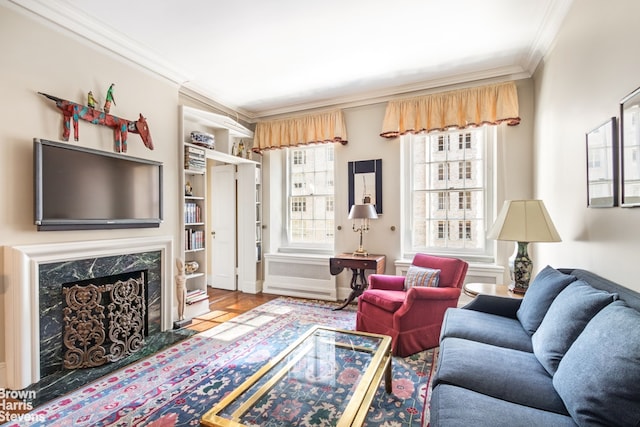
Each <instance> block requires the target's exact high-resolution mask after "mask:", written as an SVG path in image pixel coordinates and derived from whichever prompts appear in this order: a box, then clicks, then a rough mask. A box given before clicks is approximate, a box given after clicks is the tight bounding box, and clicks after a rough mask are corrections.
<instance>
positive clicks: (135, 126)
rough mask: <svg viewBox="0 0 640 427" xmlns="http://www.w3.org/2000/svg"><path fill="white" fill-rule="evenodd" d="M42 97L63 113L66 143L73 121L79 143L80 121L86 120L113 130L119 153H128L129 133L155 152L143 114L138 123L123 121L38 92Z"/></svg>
mask: <svg viewBox="0 0 640 427" xmlns="http://www.w3.org/2000/svg"><path fill="white" fill-rule="evenodd" d="M38 93H39V94H40V95H42V96H45V97H47V98H49V99H51V100H52V101H55V103H56V107H58V109H60V111H62V116H63V125H64V131H63V132H62V139H63V140H64V141H68V140H69V134H70V131H71V119H73V138H74V140H76V141H78V119H82V120H86V121H88V122H90V123H93V124H96V125H104V126H107V127H110V128H113V131H114V142H115V147H114V150H115V151H116V152H117V153H126V152H127V135H128V133H129V132H133V133H137V134H139V135H140V138H142V142H144V145H145V146H146V147H147V148H148V149H150V150H153V141H152V139H151V133H150V131H149V126H148V125H147V119H145V118H144V117H143V116H142V114H140V118H138V120H136V121H132V120H127V119H122V118H120V117H116V116H113V115H111V114H107V113H106V112H105V113H103V112H100V111H98V110H96V109H95V108H91V107H89V106H86V105H80V104H77V103H75V102H73V101H68V100H66V99H61V98H58V97H56V96H53V95H48V94H46V93H42V92H38Z"/></svg>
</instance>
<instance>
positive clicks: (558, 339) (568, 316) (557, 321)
mask: <svg viewBox="0 0 640 427" xmlns="http://www.w3.org/2000/svg"><path fill="white" fill-rule="evenodd" d="M616 298H617V295H616V294H611V293H609V292H605V291H600V290H597V289H595V288H593V287H591V286H589V285H588V284H587V283H586V282H584V281H582V280H577V281H575V282H573V283H571V284H570V285H568V286H567V287H566V288H564V290H563V291H562V292H560V293H559V294H558V296H557V297H556V299H555V300H554V301H553V303H551V306H550V307H549V310H548V311H547V314H546V315H545V316H544V319H542V323H541V324H540V326H539V327H538V329H537V330H536V332H535V333H534V334H533V336H532V337H531V343H532V344H533V352H534V354H535V355H536V356H537V357H538V360H539V361H540V363H541V364H542V366H544V368H545V369H546V370H547V372H549V373H550V374H551V375H553V374H555V372H556V370H557V369H558V364H559V363H560V360H561V359H562V357H563V356H564V354H565V353H566V352H567V350H568V349H569V347H570V346H571V344H573V342H574V341H575V339H576V338H578V335H580V333H581V332H582V330H583V329H584V327H585V326H586V325H587V323H588V322H589V321H590V320H591V318H593V316H595V315H596V314H597V313H598V312H599V311H600V310H602V309H603V308H604V307H605V306H607V305H609V304H611V303H612V302H613V301H615V300H616Z"/></svg>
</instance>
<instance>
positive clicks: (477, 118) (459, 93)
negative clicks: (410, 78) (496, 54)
mask: <svg viewBox="0 0 640 427" xmlns="http://www.w3.org/2000/svg"><path fill="white" fill-rule="evenodd" d="M499 123H507V124H508V125H512V126H513V125H517V124H519V123H520V116H519V112H518V92H517V89H516V85H515V83H513V82H507V83H499V84H494V85H489V86H481V87H475V88H469V89H461V90H456V91H451V92H442V93H436V94H432V95H426V96H418V97H414V98H405V99H399V100H395V101H389V103H388V105H387V111H386V113H385V117H384V122H383V124H382V133H381V134H380V136H382V137H384V138H395V137H397V136H399V135H404V134H407V133H419V132H429V131H433V130H445V129H449V128H460V129H463V128H466V127H469V126H480V125H483V124H493V125H496V124H499Z"/></svg>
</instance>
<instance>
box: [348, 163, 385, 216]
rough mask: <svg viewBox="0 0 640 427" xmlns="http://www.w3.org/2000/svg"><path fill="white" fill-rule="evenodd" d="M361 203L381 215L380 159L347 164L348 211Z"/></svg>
mask: <svg viewBox="0 0 640 427" xmlns="http://www.w3.org/2000/svg"><path fill="white" fill-rule="evenodd" d="M363 203H371V204H373V205H375V207H376V212H377V214H378V215H382V159H377V160H361V161H356V162H349V209H351V206H352V205H354V204H356V205H360V204H363Z"/></svg>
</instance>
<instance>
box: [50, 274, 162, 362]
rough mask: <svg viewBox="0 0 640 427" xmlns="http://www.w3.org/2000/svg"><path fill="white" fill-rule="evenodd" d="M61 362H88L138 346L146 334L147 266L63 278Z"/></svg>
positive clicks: (129, 351) (121, 354)
mask: <svg viewBox="0 0 640 427" xmlns="http://www.w3.org/2000/svg"><path fill="white" fill-rule="evenodd" d="M61 291H62V316H63V319H62V320H63V322H62V326H63V330H62V341H63V342H62V350H63V353H62V362H63V367H64V368H65V369H79V368H92V367H97V366H102V365H104V364H106V363H110V362H115V361H118V360H120V359H123V358H125V357H127V356H129V355H131V354H134V353H136V352H138V351H139V350H141V349H142V348H143V347H144V344H145V337H146V336H147V335H148V330H149V327H148V326H149V325H148V272H147V270H139V271H133V272H127V273H122V274H116V275H110V276H104V277H99V278H93V279H87V280H80V281H74V282H68V283H63V284H62V286H61Z"/></svg>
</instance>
